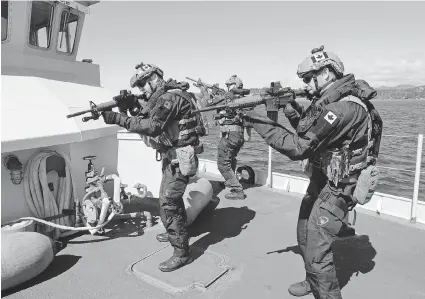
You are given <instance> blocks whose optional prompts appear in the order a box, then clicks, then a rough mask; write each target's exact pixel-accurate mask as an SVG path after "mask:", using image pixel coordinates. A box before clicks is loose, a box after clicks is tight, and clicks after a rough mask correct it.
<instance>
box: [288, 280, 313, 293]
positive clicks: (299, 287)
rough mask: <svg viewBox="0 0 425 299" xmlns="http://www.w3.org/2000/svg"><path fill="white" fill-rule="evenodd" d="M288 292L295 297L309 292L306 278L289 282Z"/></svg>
mask: <svg viewBox="0 0 425 299" xmlns="http://www.w3.org/2000/svg"><path fill="white" fill-rule="evenodd" d="M288 292H289V294H291V295H292V296H296V297H301V296H305V295H308V294H310V293H311V287H310V283H309V282H308V281H307V280H304V281H301V282H297V283H294V284H291V285H290V286H289V289H288Z"/></svg>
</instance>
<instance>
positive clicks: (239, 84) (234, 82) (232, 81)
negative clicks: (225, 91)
mask: <svg viewBox="0 0 425 299" xmlns="http://www.w3.org/2000/svg"><path fill="white" fill-rule="evenodd" d="M230 85H235V88H243V82H242V80H241V79H240V78H239V77H238V76H236V75H233V76H232V77H230V78H229V79H228V80H227V81H226V86H227V87H229V86H230Z"/></svg>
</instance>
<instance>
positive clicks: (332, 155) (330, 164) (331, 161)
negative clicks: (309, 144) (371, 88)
mask: <svg viewBox="0 0 425 299" xmlns="http://www.w3.org/2000/svg"><path fill="white" fill-rule="evenodd" d="M340 101H348V102H353V103H356V104H358V105H360V106H361V107H362V108H363V109H364V110H365V111H366V113H367V118H368V124H367V132H368V133H367V138H366V140H365V141H364V142H360V143H363V145H362V146H360V147H359V145H358V144H357V145H355V146H354V147H355V148H352V147H353V139H352V140H351V141H350V142H349V143H348V144H347V145H345V146H344V147H342V148H341V149H328V150H327V151H325V152H324V153H321V154H320V167H321V168H322V170H323V172H324V173H325V174H326V175H327V177H328V180H329V181H331V182H333V184H334V185H335V186H337V185H338V183H340V182H342V183H349V182H356V180H357V177H356V176H354V174H358V173H360V171H361V170H363V169H365V168H366V167H367V166H368V165H369V164H372V163H374V162H375V158H374V157H373V155H372V154H371V153H370V149H371V148H372V147H373V140H372V138H371V131H372V120H371V117H370V114H369V111H368V108H367V106H366V105H365V104H364V103H363V102H362V101H361V100H360V99H358V98H356V97H354V96H347V97H344V98H342V99H341V100H340ZM354 136H355V135H354ZM354 136H353V138H354ZM315 163H316V165H317V160H315V161H314V162H313V164H315Z"/></svg>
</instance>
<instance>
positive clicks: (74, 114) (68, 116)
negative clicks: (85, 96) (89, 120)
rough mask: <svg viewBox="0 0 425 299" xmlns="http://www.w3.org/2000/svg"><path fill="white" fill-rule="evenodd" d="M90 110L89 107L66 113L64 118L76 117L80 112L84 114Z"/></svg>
mask: <svg viewBox="0 0 425 299" xmlns="http://www.w3.org/2000/svg"><path fill="white" fill-rule="evenodd" d="M90 111H91V109H87V110H83V111H79V112H75V113H71V114H68V115H67V116H66V118H71V117H76V116H79V115H82V114H85V113H89V112H90Z"/></svg>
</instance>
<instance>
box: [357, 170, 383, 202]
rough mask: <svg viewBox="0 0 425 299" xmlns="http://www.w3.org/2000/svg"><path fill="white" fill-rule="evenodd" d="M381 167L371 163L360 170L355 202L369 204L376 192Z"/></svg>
mask: <svg viewBox="0 0 425 299" xmlns="http://www.w3.org/2000/svg"><path fill="white" fill-rule="evenodd" d="M378 177H379V169H378V168H377V167H376V166H375V165H369V166H368V167H366V168H365V169H363V170H362V171H361V172H360V175H359V177H358V179H357V184H356V188H355V189H354V193H353V199H354V202H355V203H359V204H361V205H364V204H367V203H368V202H369V201H370V200H371V199H372V196H373V194H374V193H375V188H376V185H377V184H378Z"/></svg>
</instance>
